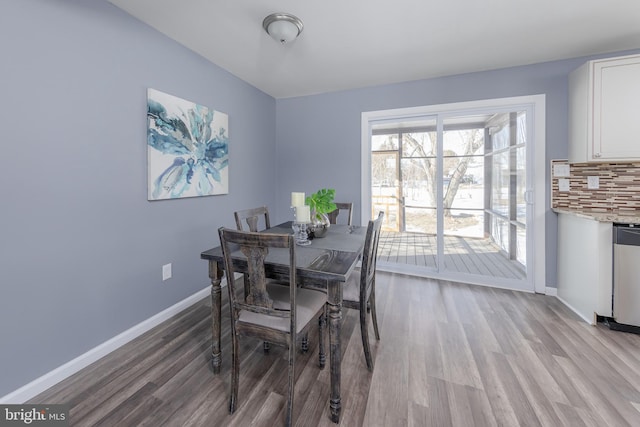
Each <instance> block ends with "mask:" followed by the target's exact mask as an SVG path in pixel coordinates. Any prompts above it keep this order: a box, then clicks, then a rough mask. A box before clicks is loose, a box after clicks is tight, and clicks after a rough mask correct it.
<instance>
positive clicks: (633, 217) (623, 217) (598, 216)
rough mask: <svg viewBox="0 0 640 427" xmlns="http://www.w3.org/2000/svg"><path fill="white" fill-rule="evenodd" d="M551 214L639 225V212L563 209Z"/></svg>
mask: <svg viewBox="0 0 640 427" xmlns="http://www.w3.org/2000/svg"><path fill="white" fill-rule="evenodd" d="M552 211H553V212H555V213H562V214H569V215H575V216H578V217H580V218H587V219H593V220H595V221H600V222H621V223H630V224H631V223H633V224H640V211H638V212H623V213H619V212H598V211H593V210H589V209H581V210H575V209H566V208H565V209H563V208H553V209H552Z"/></svg>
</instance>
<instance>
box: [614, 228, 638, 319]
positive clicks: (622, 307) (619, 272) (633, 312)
mask: <svg viewBox="0 0 640 427" xmlns="http://www.w3.org/2000/svg"><path fill="white" fill-rule="evenodd" d="M613 318H614V319H615V321H616V322H617V323H619V324H623V325H631V326H636V327H640V224H614V225H613ZM635 329H636V328H632V331H634V332H636V331H635ZM629 332H631V331H629Z"/></svg>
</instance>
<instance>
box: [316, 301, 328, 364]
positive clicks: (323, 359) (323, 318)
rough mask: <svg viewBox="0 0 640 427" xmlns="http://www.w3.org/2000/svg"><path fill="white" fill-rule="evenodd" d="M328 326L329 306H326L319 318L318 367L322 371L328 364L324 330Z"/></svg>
mask: <svg viewBox="0 0 640 427" xmlns="http://www.w3.org/2000/svg"><path fill="white" fill-rule="evenodd" d="M326 325H327V306H326V304H325V306H324V311H323V312H322V314H321V315H320V317H319V318H318V347H319V350H318V366H320V369H324V365H325V364H326V363H327V356H326V354H325V352H324V330H325V327H326Z"/></svg>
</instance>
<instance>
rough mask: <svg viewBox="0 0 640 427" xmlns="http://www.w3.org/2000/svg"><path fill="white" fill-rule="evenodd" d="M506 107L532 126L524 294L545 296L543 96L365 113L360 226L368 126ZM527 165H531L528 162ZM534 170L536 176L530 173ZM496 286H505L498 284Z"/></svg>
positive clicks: (367, 180) (367, 183)
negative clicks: (527, 116)
mask: <svg viewBox="0 0 640 427" xmlns="http://www.w3.org/2000/svg"><path fill="white" fill-rule="evenodd" d="M503 108H508V109H512V110H513V111H515V110H517V109H523V108H524V109H527V110H528V113H529V112H531V113H532V115H533V117H532V118H531V122H530V123H533V126H528V127H527V132H528V138H527V161H528V162H529V161H530V159H533V167H529V168H528V169H527V191H526V194H525V199H526V201H527V204H528V205H529V207H533V209H527V280H528V282H529V285H528V286H527V289H524V290H526V291H531V292H536V293H542V294H543V293H545V291H546V262H545V261H546V260H545V233H546V228H545V214H546V172H545V171H546V166H547V165H546V139H545V129H546V123H545V95H544V94H541V95H529V96H518V97H510V98H498V99H488V100H480V101H469V102H456V103H450V104H439V105H428V106H422V107H409V108H398V109H391V110H379V111H365V112H363V113H362V121H361V150H362V151H361V156H360V157H361V166H362V169H361V172H362V176H361V191H360V194H361V203H360V206H362V211H361V215H360V218H361V220H362V222H363V223H364V224H366V222H367V221H368V219H369V217H370V216H371V127H372V124H373V123H374V122H375V123H380V122H385V121H397V120H400V119H401V120H402V121H407V120H411V119H412V118H415V119H418V118H420V117H424V116H433V115H449V114H454V113H455V114H477V113H478V112H482V111H483V110H487V109H489V110H495V109H503ZM529 164H531V163H529ZM534 171H538V173H534ZM496 285H497V286H499V287H509V285H508V284H507V282H502V283H501V281H498V282H497V283H496Z"/></svg>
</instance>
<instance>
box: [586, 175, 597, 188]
mask: <svg viewBox="0 0 640 427" xmlns="http://www.w3.org/2000/svg"><path fill="white" fill-rule="evenodd" d="M587 188H588V189H589V190H597V189H598V188H600V177H598V176H588V177H587Z"/></svg>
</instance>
